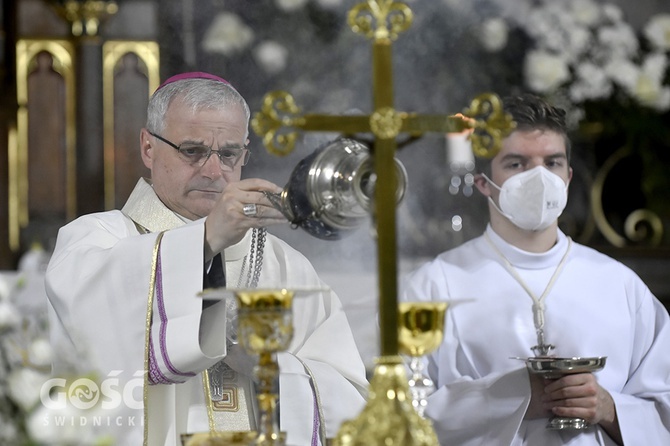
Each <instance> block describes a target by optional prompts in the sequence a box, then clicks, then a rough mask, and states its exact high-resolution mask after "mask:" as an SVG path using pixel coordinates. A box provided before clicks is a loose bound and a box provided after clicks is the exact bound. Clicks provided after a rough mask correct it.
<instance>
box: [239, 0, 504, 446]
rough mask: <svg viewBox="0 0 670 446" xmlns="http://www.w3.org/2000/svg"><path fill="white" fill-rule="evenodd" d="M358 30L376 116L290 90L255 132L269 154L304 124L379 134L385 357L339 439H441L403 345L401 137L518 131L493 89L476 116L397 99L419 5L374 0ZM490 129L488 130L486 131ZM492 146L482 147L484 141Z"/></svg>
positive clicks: (278, 95)
mask: <svg viewBox="0 0 670 446" xmlns="http://www.w3.org/2000/svg"><path fill="white" fill-rule="evenodd" d="M348 23H349V26H350V27H351V29H352V30H353V31H354V32H356V33H358V34H361V35H363V36H365V37H367V38H369V39H370V40H372V82H373V88H372V91H373V113H372V114H371V115H369V116H366V115H359V116H351V115H347V116H329V115H319V114H304V115H299V114H298V113H299V112H300V109H299V107H298V106H297V105H296V103H295V101H294V99H293V97H292V96H291V95H290V94H288V93H286V92H283V91H275V92H270V93H268V94H267V95H266V96H265V98H264V100H263V105H262V108H261V111H260V112H258V113H256V114H255V115H254V117H253V119H252V123H251V126H252V128H253V130H254V131H255V132H256V133H257V134H258V135H259V136H260V137H261V138H262V139H263V144H264V145H265V147H266V148H267V150H268V151H269V152H270V153H273V154H275V155H280V156H283V155H287V154H289V153H291V151H292V150H293V148H294V146H295V142H296V140H297V136H298V130H302V131H321V132H338V133H341V134H343V135H345V136H348V135H353V134H356V133H372V134H373V135H374V137H375V140H374V143H373V147H372V150H371V151H372V153H374V157H373V158H374V160H373V162H374V170H375V174H376V176H377V183H376V189H375V193H374V194H375V195H374V197H375V200H374V205H375V206H374V209H373V215H374V219H373V221H374V222H375V224H376V228H375V230H376V231H375V233H376V236H377V259H378V271H379V279H378V283H379V325H380V340H381V348H380V351H381V356H382V358H383V359H382V360H380V361H379V362H378V363H377V366H376V368H375V373H374V376H373V378H372V382H371V386H372V391H371V394H372V395H373V397H372V398H371V399H370V400H369V401H368V404H367V406H366V407H365V409H364V410H363V412H362V413H361V414H360V415H359V417H358V418H357V419H356V420H354V421H350V422H346V423H345V424H344V425H343V427H342V430H341V431H340V433H339V434H338V435H337V438H336V439H335V442H336V444H340V445H353V444H356V445H359V444H360V445H366V446H368V445H374V444H379V445H385V446H392V445H398V446H400V445H402V446H413V445H419V444H421V445H427V444H435V445H437V440H436V437H435V433H434V431H433V429H432V426H431V423H430V422H429V421H427V420H425V419H423V418H421V417H420V416H419V415H418V414H417V412H416V411H415V410H414V409H413V408H412V405H411V401H410V398H409V397H408V396H407V390H408V387H407V386H408V383H407V377H406V374H405V372H404V370H403V366H402V358H401V357H400V356H399V351H398V297H397V294H398V290H397V258H396V256H397V252H396V251H397V250H396V220H395V209H396V192H395V172H396V168H395V157H394V155H395V152H396V149H397V141H396V137H397V136H398V135H399V134H400V133H407V134H409V135H411V136H413V137H418V136H421V135H422V134H424V133H427V132H438V133H442V134H444V133H449V132H460V131H462V130H465V129H468V128H473V126H475V127H476V132H475V133H477V135H478V138H473V140H472V143H473V147H474V148H475V153H477V154H479V155H480V156H482V155H483V156H487V157H493V156H494V155H495V154H496V153H497V151H498V150H499V149H500V144H499V143H500V140H501V138H502V137H504V136H505V135H507V134H509V133H510V132H511V131H512V129H513V126H512V123H511V119H509V118H508V117H506V116H505V115H504V114H502V111H501V109H500V108H499V107H497V105H499V103H500V101H499V100H497V98H495V96H494V95H489V96H487V97H486V99H485V100H483V99H477V100H475V101H474V102H473V104H472V105H471V107H470V110H471V113H472V115H470V113H469V112H468V111H467V110H466V111H465V112H464V113H465V115H466V116H467V117H468V118H472V120H469V119H468V120H464V119H463V118H462V117H461V116H455V115H451V116H449V115H421V114H416V113H407V112H401V111H398V110H396V109H395V107H394V105H393V69H392V67H393V64H392V52H391V44H392V40H394V39H396V38H397V37H398V35H399V34H400V33H401V32H403V31H405V30H406V29H408V28H409V26H410V25H411V23H412V11H411V10H410V8H409V7H408V6H407V5H405V4H404V3H402V2H394V1H390V0H368V1H366V2H362V3H360V4H357V5H355V6H354V7H353V8H352V9H351V10H350V12H349V15H348ZM485 135H488V137H486V136H485ZM482 143H484V144H485V146H484V147H482V148H479V144H482Z"/></svg>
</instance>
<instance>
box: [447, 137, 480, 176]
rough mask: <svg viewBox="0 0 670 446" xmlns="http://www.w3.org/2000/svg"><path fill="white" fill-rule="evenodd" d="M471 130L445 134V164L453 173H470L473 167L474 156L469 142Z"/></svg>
mask: <svg viewBox="0 0 670 446" xmlns="http://www.w3.org/2000/svg"><path fill="white" fill-rule="evenodd" d="M471 133H472V130H471V129H468V130H464V131H462V132H459V133H447V134H446V149H447V163H448V164H449V167H450V168H451V170H453V171H454V172H461V171H463V170H465V171H471V170H472V169H474V167H475V155H474V153H473V152H472V143H471V142H470V134H471Z"/></svg>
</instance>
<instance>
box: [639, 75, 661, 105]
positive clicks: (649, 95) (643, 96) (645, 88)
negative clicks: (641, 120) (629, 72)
mask: <svg viewBox="0 0 670 446" xmlns="http://www.w3.org/2000/svg"><path fill="white" fill-rule="evenodd" d="M662 92H663V87H662V85H661V84H660V83H659V82H657V81H656V80H655V79H652V78H651V77H650V76H648V75H647V74H646V73H645V72H644V71H642V72H640V77H639V78H638V79H637V85H636V86H635V90H634V91H633V97H634V98H635V99H636V100H637V101H638V102H639V103H640V104H643V105H646V106H647V107H652V108H656V107H657V106H658V105H657V104H658V103H659V100H662V99H663V98H662V96H663V95H662Z"/></svg>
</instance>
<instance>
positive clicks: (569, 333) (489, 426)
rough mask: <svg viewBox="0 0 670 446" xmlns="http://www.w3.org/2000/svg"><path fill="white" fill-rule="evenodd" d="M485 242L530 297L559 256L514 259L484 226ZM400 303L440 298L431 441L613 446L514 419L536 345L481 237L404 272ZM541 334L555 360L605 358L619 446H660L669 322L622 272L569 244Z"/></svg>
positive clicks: (523, 310)
mask: <svg viewBox="0 0 670 446" xmlns="http://www.w3.org/2000/svg"><path fill="white" fill-rule="evenodd" d="M487 233H488V235H489V237H490V238H491V240H492V242H493V243H495V245H496V246H497V247H498V249H499V250H500V251H501V252H502V254H504V256H505V257H506V258H507V259H508V260H509V262H510V263H511V264H512V265H513V266H514V268H515V269H516V271H517V272H518V274H519V275H520V276H521V278H522V279H523V281H525V282H526V283H527V284H528V286H529V287H530V289H531V290H532V291H533V292H534V293H535V295H536V296H540V295H541V294H542V292H543V291H544V289H545V287H546V286H547V283H548V282H549V281H550V278H551V276H552V274H553V273H554V271H555V269H556V266H557V265H558V264H559V262H560V260H561V257H562V256H563V254H564V253H565V252H566V249H567V245H568V240H567V237H566V236H565V235H564V234H563V233H560V232H559V236H558V242H557V244H556V245H555V246H554V247H552V249H551V250H549V251H548V252H546V253H541V254H534V253H528V252H524V251H521V250H519V249H517V248H515V247H513V246H511V245H509V244H507V243H505V242H504V241H503V240H502V239H501V238H500V237H499V236H497V234H495V232H493V231H492V229H491V228H490V227H489V228H487ZM403 288H404V291H403V293H402V299H403V300H406V301H417V300H419V301H424V300H425V301H437V300H446V301H449V302H450V303H451V305H450V306H449V308H448V309H447V318H446V326H445V337H444V341H443V343H442V345H441V346H440V347H439V349H438V350H436V351H435V352H434V353H433V354H432V355H430V357H429V359H428V370H429V373H430V376H431V377H432V379H433V380H434V381H435V384H436V387H437V390H436V392H435V393H434V394H433V395H431V397H429V399H428V408H427V410H426V414H427V415H428V416H429V417H430V418H432V419H433V420H434V425H435V429H436V431H437V433H438V436H439V438H440V442H441V444H444V445H459V446H473V445H486V446H498V445H500V446H507V445H515V446H516V445H532V446H554V445H567V444H569V445H572V446H586V445H608V446H609V445H614V444H615V443H614V442H613V441H612V439H611V438H610V437H609V436H608V435H607V434H606V433H605V432H604V431H603V430H602V429H601V428H600V427H599V426H591V427H589V428H588V429H586V430H583V431H576V432H575V431H566V430H562V431H556V430H547V429H545V424H546V422H547V419H538V420H532V421H526V420H524V419H523V417H524V414H525V411H526V408H527V407H528V403H529V401H530V384H529V377H528V372H527V371H526V369H525V366H524V362H523V361H519V360H516V359H510V358H511V357H529V356H533V352H532V351H531V347H532V346H534V345H536V344H537V337H536V331H535V327H534V325H533V311H532V309H531V308H532V303H533V302H532V300H531V298H530V297H529V295H528V294H527V293H526V291H525V290H524V289H523V287H522V286H521V285H520V284H519V282H518V281H517V280H515V278H514V277H513V276H512V275H511V274H510V273H509V272H508V271H507V270H506V269H505V267H504V265H503V261H502V260H501V258H500V255H499V254H498V253H497V252H496V251H495V250H494V249H493V248H492V247H491V245H490V244H489V243H488V242H487V240H486V238H485V237H484V236H482V237H478V238H476V239H474V240H471V241H469V242H467V243H465V244H463V245H461V246H459V247H457V248H455V249H453V250H450V251H447V252H445V253H442V254H441V255H439V256H437V257H436V258H435V259H434V260H433V261H431V262H429V263H427V264H425V265H423V266H422V267H420V268H419V269H418V270H417V271H415V272H413V273H412V274H410V275H408V277H406V278H405V280H404V284H403ZM545 306H546V310H545V312H546V314H545V328H544V331H545V335H546V340H547V342H549V343H551V344H555V345H556V349H555V350H553V351H552V352H551V354H554V355H556V356H560V357H576V356H581V357H593V356H607V361H606V365H605V368H604V369H603V370H602V371H599V372H596V377H597V380H598V382H599V383H600V385H601V386H602V387H604V388H605V389H607V391H608V392H610V394H611V395H612V397H613V399H614V402H615V404H616V410H617V414H618V419H619V424H620V426H621V433H622V435H623V439H624V443H625V444H626V445H642V444H644V445H662V444H663V445H665V444H670V319H669V318H668V312H667V311H666V309H665V308H664V307H663V306H662V304H661V303H660V302H659V301H658V300H657V299H656V298H655V297H654V296H653V295H652V293H651V292H650V291H649V289H648V288H647V286H646V285H645V284H644V283H643V282H642V281H641V280H640V278H639V277H638V276H637V275H636V274H635V273H634V272H633V271H631V270H630V269H629V268H627V267H626V266H624V265H623V264H621V263H619V262H618V261H615V260H613V259H611V258H609V257H607V256H605V255H603V254H601V253H598V252H597V251H595V250H593V249H590V248H588V247H585V246H582V245H579V244H576V243H573V246H572V250H571V251H570V253H569V257H568V259H567V263H566V264H565V267H564V269H563V271H562V272H561V273H560V276H559V277H558V278H557V280H556V282H555V284H554V286H553V288H552V289H551V292H550V293H549V294H548V296H547V298H546V301H545Z"/></svg>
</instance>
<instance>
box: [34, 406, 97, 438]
mask: <svg viewBox="0 0 670 446" xmlns="http://www.w3.org/2000/svg"><path fill="white" fill-rule="evenodd" d="M80 415H81V414H80V412H79V411H78V410H77V409H75V407H74V406H72V405H70V404H67V405H65V407H64V408H63V409H48V408H47V407H46V406H42V405H40V406H38V407H37V408H36V409H35V410H34V411H33V412H32V413H31V414H30V416H29V417H28V419H27V421H26V430H27V431H28V435H29V436H30V438H31V440H33V441H35V442H36V443H38V444H43V445H54V446H56V445H68V444H72V445H78V444H81V445H83V444H93V438H92V433H91V432H90V430H91V428H89V427H87V426H88V424H87V425H86V426H83V427H82V426H80V423H79V421H80V418H79V417H80Z"/></svg>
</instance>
